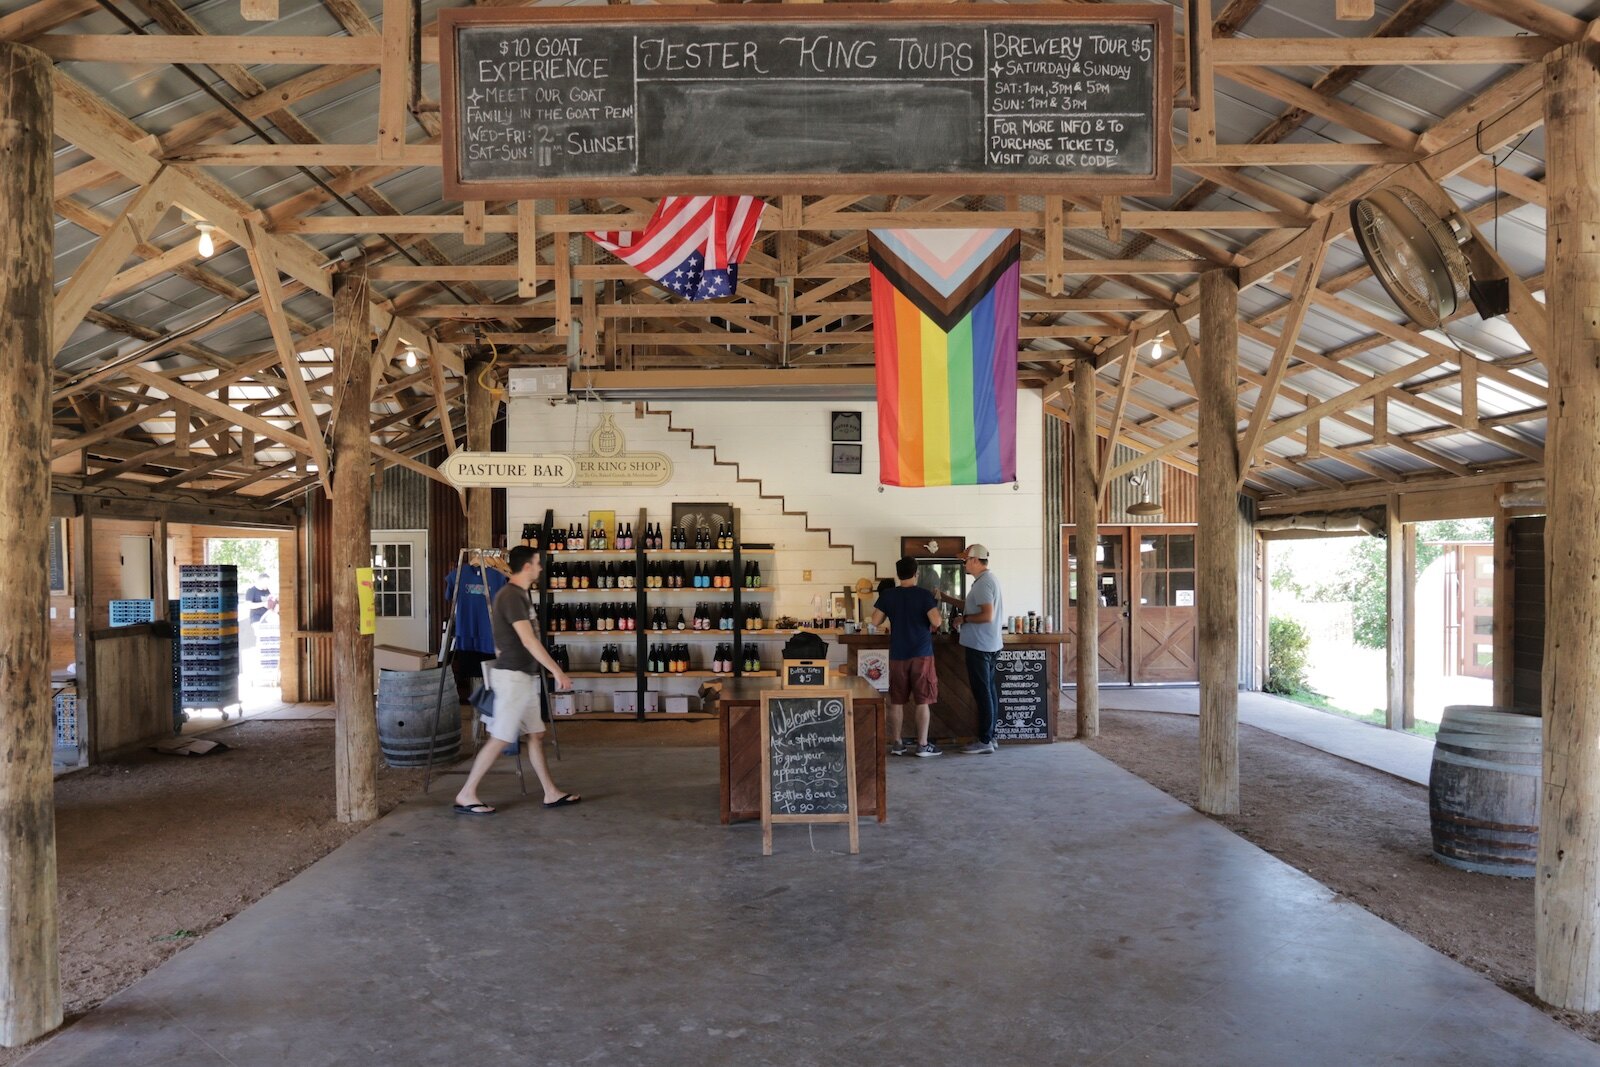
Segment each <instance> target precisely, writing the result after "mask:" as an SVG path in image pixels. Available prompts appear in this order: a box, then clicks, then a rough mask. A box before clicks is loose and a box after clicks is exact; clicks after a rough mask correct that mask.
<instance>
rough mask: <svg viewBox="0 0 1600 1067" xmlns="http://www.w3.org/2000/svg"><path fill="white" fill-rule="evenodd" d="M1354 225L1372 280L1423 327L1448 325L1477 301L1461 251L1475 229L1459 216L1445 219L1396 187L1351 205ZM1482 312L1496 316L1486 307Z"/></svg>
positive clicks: (1365, 197)
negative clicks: (1471, 300) (1470, 299)
mask: <svg viewBox="0 0 1600 1067" xmlns="http://www.w3.org/2000/svg"><path fill="white" fill-rule="evenodd" d="M1350 223H1351V226H1352V228H1353V229H1354V231H1355V236H1356V241H1357V242H1358V243H1359V244H1360V245H1361V254H1362V255H1363V256H1365V257H1366V260H1367V265H1368V266H1369V267H1371V268H1372V275H1373V277H1375V278H1377V279H1378V283H1379V284H1380V285H1382V286H1383V289H1384V291H1385V292H1386V293H1388V294H1389V299H1391V300H1393V301H1394V302H1395V305H1396V306H1398V307H1399V308H1400V310H1401V311H1403V312H1405V314H1406V315H1407V316H1409V317H1410V318H1411V319H1412V321H1414V322H1416V323H1417V324H1418V325H1420V326H1422V327H1423V328H1424V329H1430V330H1434V329H1438V328H1439V327H1441V326H1442V325H1444V323H1445V322H1446V321H1447V320H1448V319H1449V318H1450V317H1451V316H1453V315H1454V314H1455V313H1456V312H1457V311H1458V310H1460V308H1461V307H1462V305H1463V304H1464V302H1465V301H1466V299H1467V297H1468V295H1469V294H1470V295H1472V296H1473V297H1474V301H1475V302H1476V298H1477V295H1478V294H1477V292H1476V290H1477V289H1478V286H1476V285H1474V282H1473V278H1472V268H1471V266H1470V265H1469V264H1468V263H1467V256H1466V253H1465V252H1463V251H1462V249H1461V245H1462V243H1463V241H1465V240H1467V239H1469V238H1470V236H1471V231H1469V230H1467V229H1466V228H1465V227H1464V226H1462V225H1461V223H1460V222H1459V221H1458V220H1457V219H1455V218H1451V219H1449V220H1448V221H1447V220H1445V219H1441V218H1440V217H1439V216H1438V214H1436V213H1435V212H1434V210H1433V209H1432V208H1430V207H1429V206H1428V205H1427V203H1426V202H1425V201H1424V200H1423V199H1422V197H1420V196H1418V195H1417V194H1416V193H1414V192H1412V191H1411V190H1410V189H1407V188H1404V187H1403V186H1395V187H1394V188H1391V189H1380V190H1378V191H1377V192H1374V193H1372V194H1371V195H1370V196H1364V197H1361V198H1360V199H1358V200H1356V201H1355V202H1354V203H1352V204H1351V205H1350ZM1479 312H1480V314H1483V316H1484V317H1485V318H1491V317H1492V315H1491V314H1489V313H1486V312H1485V311H1484V308H1483V307H1482V305H1480V306H1479ZM1503 313H1504V312H1503V310H1502V311H1500V312H1496V313H1495V314H1503Z"/></svg>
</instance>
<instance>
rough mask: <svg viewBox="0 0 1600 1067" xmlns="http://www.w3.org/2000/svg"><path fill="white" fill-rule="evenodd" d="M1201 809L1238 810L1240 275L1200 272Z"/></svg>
mask: <svg viewBox="0 0 1600 1067" xmlns="http://www.w3.org/2000/svg"><path fill="white" fill-rule="evenodd" d="M1191 366H1192V367H1193V368H1195V370H1197V371H1198V372H1199V373H1198V374H1197V376H1196V377H1195V380H1194V385H1195V394H1196V395H1197V396H1198V397H1199V399H1200V501H1199V503H1200V529H1199V531H1198V544H1197V546H1196V547H1197V548H1198V550H1199V551H1198V558H1197V559H1196V561H1195V562H1196V563H1197V565H1198V566H1197V569H1196V571H1195V600H1196V607H1197V608H1198V609H1199V611H1198V615H1199V627H1198V632H1199V642H1200V805H1199V807H1200V810H1201V811H1204V812H1208V813H1210V814H1213V815H1231V814H1234V813H1236V812H1238V810H1239V474H1240V472H1241V469H1242V467H1243V463H1242V462H1241V459H1240V455H1239V438H1238V415H1237V411H1238V401H1239V396H1238V380H1239V371H1238V367H1239V276H1238V275H1237V274H1236V273H1234V272H1233V271H1231V270H1210V271H1206V272H1205V273H1204V274H1202V275H1201V276H1200V345H1199V352H1198V354H1197V355H1196V356H1195V358H1194V359H1193V360H1192V362H1191Z"/></svg>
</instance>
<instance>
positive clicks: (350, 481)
mask: <svg viewBox="0 0 1600 1067" xmlns="http://www.w3.org/2000/svg"><path fill="white" fill-rule="evenodd" d="M366 292H367V285H366V283H365V280H364V279H359V278H356V277H352V276H351V275H350V274H349V273H347V272H344V271H341V272H339V273H338V274H336V275H335V276H334V283H333V336H334V337H335V338H336V344H337V346H338V347H336V348H335V350H334V353H333V361H334V363H333V366H334V370H333V373H334V375H335V378H336V379H337V380H343V381H345V382H347V383H349V384H348V390H349V395H350V396H351V397H361V396H366V395H368V394H369V393H370V392H371V388H372V385H371V382H370V381H369V380H368V377H369V375H371V373H372V343H371V341H370V340H369V339H368V333H367V306H366V301H365V299H364V296H365V294H366ZM371 411H372V409H371V408H369V407H368V406H367V405H365V404H360V403H354V404H352V403H344V404H340V405H339V415H338V418H337V419H336V420H335V421H334V424H333V459H334V468H333V699H334V708H335V711H334V765H333V773H334V790H335V801H334V810H335V814H336V815H337V816H338V819H339V821H340V822H367V821H369V820H371V819H376V818H377V817H378V794H377V771H378V718H377V705H376V704H375V703H374V701H373V697H372V682H373V674H372V636H371V635H370V634H363V633H361V626H360V623H361V602H360V599H359V597H358V594H357V591H356V568H358V567H370V566H371V565H372V496H371V492H372V476H371V470H372V415H371Z"/></svg>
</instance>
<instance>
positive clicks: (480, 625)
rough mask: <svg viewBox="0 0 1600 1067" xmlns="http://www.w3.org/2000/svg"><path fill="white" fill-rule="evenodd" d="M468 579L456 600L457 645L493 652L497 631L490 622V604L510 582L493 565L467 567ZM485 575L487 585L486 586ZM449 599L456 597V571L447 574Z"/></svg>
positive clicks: (446, 596) (460, 647)
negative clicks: (459, 597)
mask: <svg viewBox="0 0 1600 1067" xmlns="http://www.w3.org/2000/svg"><path fill="white" fill-rule="evenodd" d="M466 574H467V577H466V580H465V581H463V582H462V583H461V599H460V600H459V601H456V648H458V649H461V650H462V651H464V652H481V653H483V654H484V655H486V656H492V655H494V630H493V628H492V627H491V626H490V624H489V605H490V603H492V602H493V600H494V595H495V594H496V593H498V592H499V591H500V590H502V589H504V588H505V587H506V583H507V582H508V581H509V579H508V578H506V576H505V575H504V574H501V573H500V572H499V571H497V570H495V569H494V568H493V567H482V568H479V567H473V566H469V567H467V568H466ZM485 576H487V579H488V588H485V587H484V580H485ZM444 596H445V600H446V601H455V599H456V572H455V571H453V570H452V571H451V572H450V573H449V574H447V575H445V579H444Z"/></svg>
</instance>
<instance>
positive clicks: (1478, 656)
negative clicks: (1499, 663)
mask: <svg viewBox="0 0 1600 1067" xmlns="http://www.w3.org/2000/svg"><path fill="white" fill-rule="evenodd" d="M1472 662H1473V663H1474V664H1476V665H1477V666H1479V667H1493V666H1494V649H1493V648H1492V647H1491V646H1489V645H1474V646H1473V648H1472Z"/></svg>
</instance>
